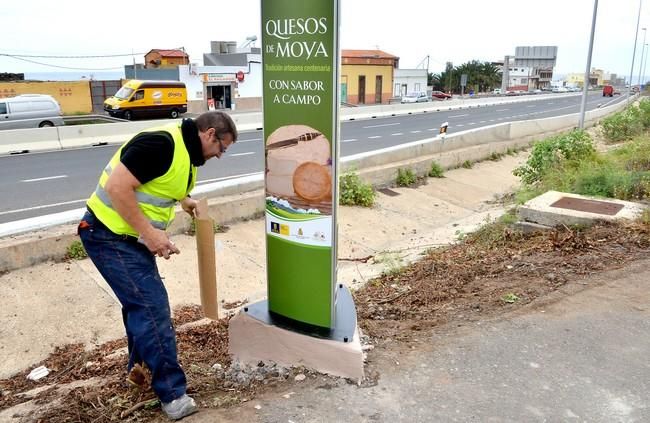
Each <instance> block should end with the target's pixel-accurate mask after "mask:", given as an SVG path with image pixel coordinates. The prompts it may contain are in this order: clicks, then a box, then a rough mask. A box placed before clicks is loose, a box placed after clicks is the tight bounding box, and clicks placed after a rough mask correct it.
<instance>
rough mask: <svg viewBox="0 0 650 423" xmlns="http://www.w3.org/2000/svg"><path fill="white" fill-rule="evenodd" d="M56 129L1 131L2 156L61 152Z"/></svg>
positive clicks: (0, 145) (0, 146)
mask: <svg viewBox="0 0 650 423" xmlns="http://www.w3.org/2000/svg"><path fill="white" fill-rule="evenodd" d="M57 129H58V128H56V127H52V128H33V129H8V130H3V131H0V154H9V153H11V152H14V151H24V150H28V151H30V152H34V151H44V150H60V149H61V144H60V143H59V135H58V133H57Z"/></svg>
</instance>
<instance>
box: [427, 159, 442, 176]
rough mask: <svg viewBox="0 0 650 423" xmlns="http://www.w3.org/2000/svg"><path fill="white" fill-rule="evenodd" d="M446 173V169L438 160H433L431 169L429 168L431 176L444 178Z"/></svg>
mask: <svg viewBox="0 0 650 423" xmlns="http://www.w3.org/2000/svg"><path fill="white" fill-rule="evenodd" d="M444 173H445V171H444V170H443V169H442V166H440V165H439V164H438V163H437V162H431V169H429V173H428V175H429V177H430V178H443V177H444Z"/></svg>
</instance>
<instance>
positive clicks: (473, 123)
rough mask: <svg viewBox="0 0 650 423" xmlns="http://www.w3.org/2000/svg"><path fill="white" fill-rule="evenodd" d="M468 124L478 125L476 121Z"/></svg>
mask: <svg viewBox="0 0 650 423" xmlns="http://www.w3.org/2000/svg"><path fill="white" fill-rule="evenodd" d="M468 125H476V122H470V123H468Z"/></svg>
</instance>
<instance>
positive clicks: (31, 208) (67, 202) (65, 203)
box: [0, 198, 88, 216]
mask: <svg viewBox="0 0 650 423" xmlns="http://www.w3.org/2000/svg"><path fill="white" fill-rule="evenodd" d="M86 200H88V199H87V198H84V199H83V200H72V201H64V202H62V203H52V204H44V205H42V206H34V207H25V208H24V209H17V210H7V211H3V212H0V216H2V215H4V214H12V213H22V212H26V211H30V210H39V209H46V208H48V207H56V206H67V205H68V204H74V203H82V202H85V201H86Z"/></svg>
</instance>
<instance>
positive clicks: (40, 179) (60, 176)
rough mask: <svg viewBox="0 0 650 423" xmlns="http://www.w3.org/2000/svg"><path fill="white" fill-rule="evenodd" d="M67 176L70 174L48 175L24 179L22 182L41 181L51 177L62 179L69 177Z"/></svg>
mask: <svg viewBox="0 0 650 423" xmlns="http://www.w3.org/2000/svg"><path fill="white" fill-rule="evenodd" d="M67 177H68V175H56V176H46V177H44V178H34V179H23V180H22V181H20V182H40V181H49V180H50V179H61V178H67Z"/></svg>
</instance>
